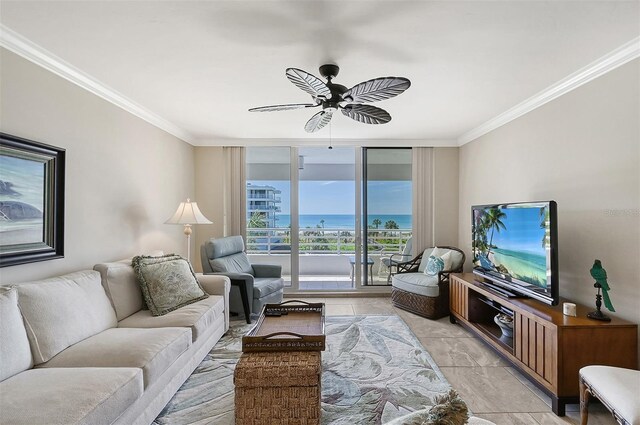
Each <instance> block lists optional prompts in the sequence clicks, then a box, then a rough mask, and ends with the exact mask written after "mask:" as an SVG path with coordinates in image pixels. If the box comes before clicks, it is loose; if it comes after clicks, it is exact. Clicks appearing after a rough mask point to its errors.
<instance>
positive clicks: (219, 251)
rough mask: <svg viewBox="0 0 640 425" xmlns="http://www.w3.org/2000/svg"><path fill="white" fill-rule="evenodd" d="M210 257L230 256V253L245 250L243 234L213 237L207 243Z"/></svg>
mask: <svg viewBox="0 0 640 425" xmlns="http://www.w3.org/2000/svg"><path fill="white" fill-rule="evenodd" d="M205 245H206V247H207V255H208V257H209V258H220V257H228V256H229V255H233V254H239V253H242V252H244V241H243V240H242V236H229V237H227V238H220V239H211V240H209V242H207V243H206V244H205Z"/></svg>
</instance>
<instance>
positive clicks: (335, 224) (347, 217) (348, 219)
mask: <svg viewBox="0 0 640 425" xmlns="http://www.w3.org/2000/svg"><path fill="white" fill-rule="evenodd" d="M277 217H278V221H277V223H278V224H277V226H278V227H289V225H290V224H291V216H290V215H289V214H278V216H277ZM376 218H377V219H378V220H380V221H381V222H382V224H380V225H379V226H378V228H379V229H384V224H385V223H386V222H387V221H390V220H393V221H395V222H396V224H397V225H398V227H399V228H400V229H411V215H410V214H406V215H405V214H377V215H371V216H369V225H370V226H373V220H375V219H376ZM322 220H324V223H321V221H322ZM355 223H356V218H355V216H354V215H352V214H301V215H300V228H301V229H304V228H306V227H311V228H315V227H316V226H318V225H320V226H322V225H324V227H325V228H326V229H353V228H354V227H355ZM373 227H375V226H373Z"/></svg>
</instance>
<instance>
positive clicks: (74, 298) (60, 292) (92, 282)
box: [16, 270, 118, 365]
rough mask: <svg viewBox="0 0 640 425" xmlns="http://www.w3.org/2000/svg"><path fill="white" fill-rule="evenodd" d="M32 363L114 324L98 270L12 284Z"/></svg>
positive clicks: (47, 357) (43, 360)
mask: <svg viewBox="0 0 640 425" xmlns="http://www.w3.org/2000/svg"><path fill="white" fill-rule="evenodd" d="M16 288H17V290H18V305H19V306H20V311H21V312H22V316H23V318H24V322H25V328H26V329H27V335H28V337H29V342H30V343H31V353H32V354H33V361H34V364H36V365H37V364H40V363H44V362H46V361H48V360H49V359H51V358H52V357H53V356H55V355H56V354H58V353H59V352H61V351H62V350H64V349H65V348H67V347H69V346H70V345H73V344H75V343H77V342H80V341H82V340H83V339H85V338H89V337H90V336H92V335H95V334H97V333H100V332H102V331H104V330H106V329H109V328H114V327H116V326H117V323H118V322H117V321H116V314H115V312H114V311H113V308H112V307H111V301H109V298H108V297H107V294H106V293H105V292H104V289H103V288H102V284H101V282H100V273H98V272H96V271H93V270H87V271H81V272H76V273H71V274H68V275H64V276H59V277H55V278H52V279H46V280H41V281H38V282H30V283H24V284H20V285H18V286H16Z"/></svg>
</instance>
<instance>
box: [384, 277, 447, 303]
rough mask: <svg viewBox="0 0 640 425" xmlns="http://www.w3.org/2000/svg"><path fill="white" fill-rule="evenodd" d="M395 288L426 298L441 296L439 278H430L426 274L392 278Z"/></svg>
mask: <svg viewBox="0 0 640 425" xmlns="http://www.w3.org/2000/svg"><path fill="white" fill-rule="evenodd" d="M391 285H392V286H393V287H394V288H398V289H402V290H403V291H407V292H411V293H413V294H418V295H424V296H426V297H437V296H438V295H439V294H440V287H439V286H438V276H428V275H426V274H424V273H398V274H395V275H393V277H392V278H391Z"/></svg>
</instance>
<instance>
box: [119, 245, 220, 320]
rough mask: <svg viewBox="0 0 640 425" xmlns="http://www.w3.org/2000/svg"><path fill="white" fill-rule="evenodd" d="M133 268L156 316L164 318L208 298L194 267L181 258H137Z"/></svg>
mask: <svg viewBox="0 0 640 425" xmlns="http://www.w3.org/2000/svg"><path fill="white" fill-rule="evenodd" d="M131 265H132V266H133V269H134V270H135V272H136V276H137V277H138V283H139V284H140V288H141V289H142V295H143V296H144V300H145V302H146V304H147V306H148V307H149V310H151V314H153V315H154V316H162V315H164V314H167V313H169V312H170V311H173V310H176V309H178V308H180V307H183V306H185V305H188V304H192V303H194V302H196V301H200V300H203V299H205V298H207V297H208V296H209V295H207V294H206V293H205V292H204V290H203V289H202V286H200V283H198V280H197V279H196V275H195V273H194V272H193V269H192V268H191V264H189V262H188V261H187V260H185V259H184V258H182V257H181V256H179V255H176V254H169V255H164V256H162V257H147V256H137V257H133V260H132V261H131Z"/></svg>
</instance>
